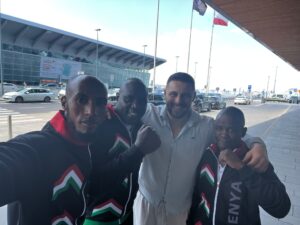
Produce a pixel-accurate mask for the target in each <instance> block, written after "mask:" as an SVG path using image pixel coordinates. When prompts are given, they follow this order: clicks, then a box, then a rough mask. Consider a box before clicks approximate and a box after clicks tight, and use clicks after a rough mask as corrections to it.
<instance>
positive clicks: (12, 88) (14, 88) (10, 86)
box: [0, 82, 20, 93]
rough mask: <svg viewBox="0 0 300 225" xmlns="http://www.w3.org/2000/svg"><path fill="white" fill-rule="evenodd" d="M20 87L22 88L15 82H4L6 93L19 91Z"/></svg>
mask: <svg viewBox="0 0 300 225" xmlns="http://www.w3.org/2000/svg"><path fill="white" fill-rule="evenodd" d="M0 87H1V83H0ZM18 89H20V88H19V87H18V86H17V85H15V84H12V83H6V82H3V91H4V93H6V92H12V91H17V90H18Z"/></svg>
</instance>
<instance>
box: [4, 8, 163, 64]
mask: <svg viewBox="0 0 300 225" xmlns="http://www.w3.org/2000/svg"><path fill="white" fill-rule="evenodd" d="M1 29H2V42H3V43H8V44H12V45H17V46H22V47H27V48H32V49H36V50H46V51H51V52H53V53H55V52H56V53H61V54H66V55H70V56H73V57H74V58H75V57H80V58H85V59H88V60H89V61H94V60H95V58H96V49H97V40H94V39H91V38H87V37H83V36H80V35H77V34H73V33H69V32H66V31H63V30H59V29H55V28H52V27H48V26H45V25H41V24H37V23H33V22H30V21H26V20H23V19H19V18H16V17H12V16H9V15H5V14H1ZM144 56H145V58H144ZM98 59H100V60H103V61H106V62H111V63H119V64H122V65H124V66H125V67H126V66H128V67H129V68H136V69H147V70H150V69H152V68H153V66H154V57H153V56H150V55H147V54H145V55H144V53H140V52H136V51H132V50H130V49H126V48H122V47H119V46H115V45H111V44H108V43H105V42H101V41H98ZM143 62H145V67H143ZM165 62H166V60H165V59H161V58H156V66H159V65H161V64H163V63H165Z"/></svg>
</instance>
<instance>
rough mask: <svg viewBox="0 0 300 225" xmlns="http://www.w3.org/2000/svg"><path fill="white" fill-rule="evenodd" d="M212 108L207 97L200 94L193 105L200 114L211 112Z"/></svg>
mask: <svg viewBox="0 0 300 225" xmlns="http://www.w3.org/2000/svg"><path fill="white" fill-rule="evenodd" d="M211 107H212V105H211V103H210V102H209V101H208V98H207V97H205V95H204V94H198V95H197V96H196V97H195V99H194V101H193V103H192V109H193V110H194V111H196V112H198V113H200V112H203V111H207V112H209V111H210V110H211Z"/></svg>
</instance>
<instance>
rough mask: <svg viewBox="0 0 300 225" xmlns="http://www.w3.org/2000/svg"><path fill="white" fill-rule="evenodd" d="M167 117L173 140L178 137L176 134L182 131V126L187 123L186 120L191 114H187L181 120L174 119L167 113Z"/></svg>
mask: <svg viewBox="0 0 300 225" xmlns="http://www.w3.org/2000/svg"><path fill="white" fill-rule="evenodd" d="M167 115H168V119H169V122H170V126H171V129H172V133H173V137H174V138H175V137H177V136H178V134H179V133H180V131H181V130H182V128H183V126H184V125H185V124H186V122H187V121H188V119H189V117H190V115H191V112H188V113H187V114H186V115H184V116H183V117H181V118H175V117H173V116H172V115H171V114H170V113H169V112H167Z"/></svg>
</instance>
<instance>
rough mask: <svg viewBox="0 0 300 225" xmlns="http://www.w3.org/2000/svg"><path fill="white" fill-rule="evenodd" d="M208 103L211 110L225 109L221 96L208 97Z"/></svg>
mask: <svg viewBox="0 0 300 225" xmlns="http://www.w3.org/2000/svg"><path fill="white" fill-rule="evenodd" d="M208 101H209V102H210V103H211V108H212V109H224V108H225V107H226V102H225V101H224V99H223V97H222V96H221V95H220V96H217V95H216V96H209V97H208Z"/></svg>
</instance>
